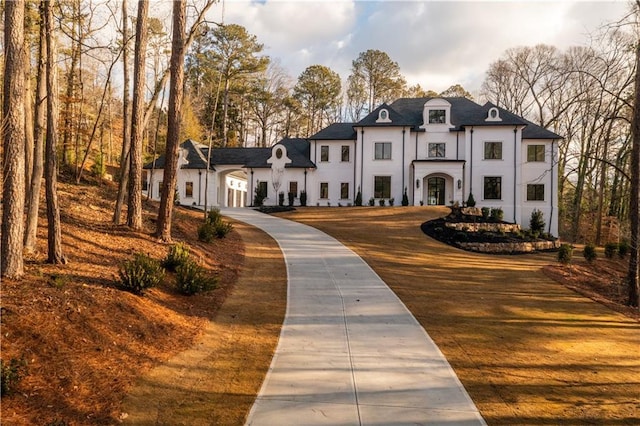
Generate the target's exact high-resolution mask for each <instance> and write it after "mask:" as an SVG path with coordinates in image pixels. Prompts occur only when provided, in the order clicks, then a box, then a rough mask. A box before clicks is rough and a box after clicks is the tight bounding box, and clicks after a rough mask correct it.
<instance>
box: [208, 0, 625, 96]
mask: <svg viewBox="0 0 640 426" xmlns="http://www.w3.org/2000/svg"><path fill="white" fill-rule="evenodd" d="M628 9H629V3H628V2H626V1H624V0H618V1H598V2H593V1H591V2H590V1H571V0H565V1H495V0H494V1H396V0H377V1H363V0H336V1H331V0H326V1H325V0H295V1H290V0H289V1H288V0H260V1H255V0H254V1H251V0H225V2H224V8H223V6H222V5H221V4H219V5H216V6H214V8H213V9H212V10H211V11H210V13H209V16H208V17H209V19H211V20H213V21H216V22H220V20H221V19H222V16H223V13H222V12H223V11H224V22H225V23H227V24H230V23H234V24H240V25H242V26H244V27H245V28H247V30H248V32H249V33H251V34H254V35H256V36H257V39H258V42H259V43H262V44H264V54H266V55H268V56H270V57H271V58H272V59H273V60H276V61H278V62H279V63H280V65H281V67H282V68H284V70H285V71H286V72H287V73H288V74H289V75H290V76H291V77H293V78H294V79H297V77H298V76H299V75H300V74H301V73H302V72H303V71H304V70H305V69H306V68H307V67H308V66H311V65H315V64H320V65H325V66H327V67H329V68H331V69H332V70H333V71H335V72H337V73H338V74H340V77H341V78H342V79H343V81H346V78H347V77H348V76H349V74H350V70H351V63H352V61H353V60H354V59H356V58H357V57H358V55H359V54H360V53H361V52H364V51H366V50H368V49H377V50H381V51H384V52H386V53H387V54H388V55H389V57H390V58H391V59H392V60H393V61H395V62H397V63H398V65H399V66H400V71H401V73H402V74H403V75H404V76H405V78H406V79H407V82H408V83H409V84H410V85H414V84H420V85H421V86H422V88H423V89H431V90H435V91H438V92H439V91H443V90H445V89H446V88H448V87H449V86H451V85H454V84H461V85H462V86H463V87H464V88H465V89H467V90H468V91H470V92H471V93H472V94H474V95H475V96H476V97H477V95H478V94H479V91H480V87H481V85H482V81H483V80H484V74H485V72H486V70H487V69H488V67H489V65H490V64H491V63H492V62H494V61H496V60H498V59H499V58H500V56H501V55H502V54H503V53H504V52H505V51H506V50H507V49H509V48H512V47H518V46H533V45H536V44H540V43H545V44H550V45H554V46H556V47H558V48H560V49H565V48H567V47H568V46H573V45H588V44H589V40H590V37H591V36H592V35H594V34H596V33H597V30H598V28H599V27H601V26H602V24H604V23H607V22H613V21H617V20H619V19H620V18H621V17H622V16H624V15H625V14H626V13H627V11H628Z"/></svg>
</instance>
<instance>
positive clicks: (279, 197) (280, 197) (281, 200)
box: [278, 192, 284, 207]
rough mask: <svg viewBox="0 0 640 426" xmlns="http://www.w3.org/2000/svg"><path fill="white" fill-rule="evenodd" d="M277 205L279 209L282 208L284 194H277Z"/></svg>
mask: <svg viewBox="0 0 640 426" xmlns="http://www.w3.org/2000/svg"><path fill="white" fill-rule="evenodd" d="M278 205H279V206H280V207H282V206H284V192H279V193H278Z"/></svg>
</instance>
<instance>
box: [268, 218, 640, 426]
mask: <svg viewBox="0 0 640 426" xmlns="http://www.w3.org/2000/svg"><path fill="white" fill-rule="evenodd" d="M443 214H446V209H442V210H435V209H426V208H420V207H409V208H357V209H347V208H342V209H340V208H320V209H317V208H307V209H300V210H298V211H296V212H289V213H284V214H281V215H280V216H282V217H286V218H289V219H293V220H296V221H300V222H303V223H306V224H309V225H312V226H314V227H316V228H319V229H321V230H323V231H325V232H327V233H328V234H330V235H333V236H334V237H336V238H338V239H339V240H340V241H342V242H343V243H344V244H346V245H347V246H349V247H350V248H352V249H353V250H354V251H355V252H357V253H358V254H359V255H360V256H362V257H363V258H364V259H365V260H366V261H367V263H369V264H370V265H371V266H372V267H373V269H374V270H375V271H376V272H377V273H378V274H379V275H380V276H381V277H382V279H383V280H384V281H385V282H386V283H387V284H388V285H389V286H390V287H391V288H392V289H393V290H394V292H395V293H396V294H397V295H398V296H399V297H400V298H401V299H402V301H403V302H404V303H405V304H406V305H407V307H408V308H409V309H410V310H411V312H412V313H413V314H414V315H415V317H416V318H417V319H418V321H419V322H420V323H421V324H422V325H423V327H424V328H425V329H426V330H427V332H428V333H429V335H430V336H431V337H432V338H433V339H434V341H435V342H436V343H437V345H438V346H439V347H440V349H441V350H442V352H443V353H444V354H445V356H446V357H447V359H448V360H449V362H450V363H451V365H452V366H453V368H454V369H455V371H456V373H457V374H458V376H459V378H460V380H461V381H462V383H463V384H464V385H465V388H466V389H467V391H468V392H469V394H470V395H471V397H472V399H473V400H474V402H475V403H476V405H477V406H478V408H479V409H480V411H481V413H482V415H483V416H484V418H485V419H486V420H487V422H488V423H489V424H510V425H512V424H575V425H578V424H579V425H582V424H636V425H637V424H640V400H639V399H638V395H640V357H639V356H638V348H640V324H638V322H637V321H636V320H633V319H631V318H628V317H625V316H623V315H621V314H618V313H616V312H613V311H611V310H609V309H607V308H605V307H603V306H602V305H600V304H598V303H595V302H594V301H592V300H590V299H588V298H585V297H583V296H581V295H579V294H576V293H575V292H573V291H571V290H568V289H567V288H565V287H564V286H562V285H560V284H558V283H557V282H555V281H553V280H551V279H550V278H548V277H547V276H545V275H544V274H543V273H542V271H541V269H542V268H543V267H544V266H545V265H548V264H551V263H555V262H554V255H553V254H535V255H519V256H490V255H482V254H474V253H469V252H465V251H461V250H457V249H454V248H451V247H448V246H446V245H444V244H442V243H439V242H437V241H435V240H433V239H431V238H429V237H427V236H425V235H424V234H423V233H422V232H421V230H420V224H421V223H422V222H424V221H426V220H428V219H430V218H433V217H436V216H438V215H443Z"/></svg>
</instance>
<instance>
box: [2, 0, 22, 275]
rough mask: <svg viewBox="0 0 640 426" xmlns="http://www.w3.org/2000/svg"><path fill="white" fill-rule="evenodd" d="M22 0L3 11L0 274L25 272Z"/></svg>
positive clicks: (8, 4) (10, 2)
mask: <svg viewBox="0 0 640 426" xmlns="http://www.w3.org/2000/svg"><path fill="white" fill-rule="evenodd" d="M24 48H25V44H24V0H16V1H9V2H6V3H5V11H4V53H5V57H4V61H5V62H4V64H5V65H4V101H3V123H2V130H3V131H2V139H3V144H4V158H3V172H4V181H3V185H2V201H3V208H2V247H1V252H0V258H1V260H2V262H1V267H2V276H4V277H8V278H16V279H17V278H21V277H22V275H23V274H24V263H23V258H22V253H23V249H22V243H23V241H22V240H23V238H24V223H23V219H24V218H23V215H24V200H25V182H24V125H25V124H24V106H25V84H24V76H25V75H24V68H25V54H24Z"/></svg>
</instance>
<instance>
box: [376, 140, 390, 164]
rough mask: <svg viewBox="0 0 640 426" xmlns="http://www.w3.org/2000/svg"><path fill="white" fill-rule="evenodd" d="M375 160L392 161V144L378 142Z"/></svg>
mask: <svg viewBox="0 0 640 426" xmlns="http://www.w3.org/2000/svg"><path fill="white" fill-rule="evenodd" d="M374 158H375V159H376V160H391V142H376V144H375V156H374Z"/></svg>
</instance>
